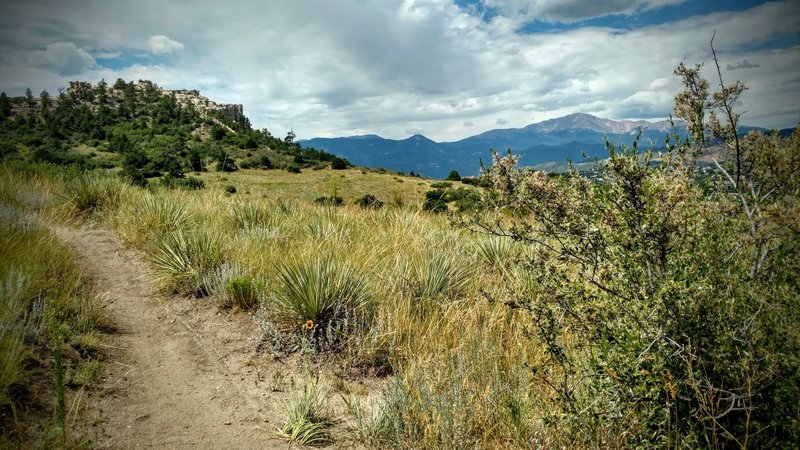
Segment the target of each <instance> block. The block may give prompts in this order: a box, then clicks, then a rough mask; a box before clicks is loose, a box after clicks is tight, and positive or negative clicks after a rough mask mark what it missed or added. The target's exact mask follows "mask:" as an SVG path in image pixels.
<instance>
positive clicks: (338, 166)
mask: <svg viewBox="0 0 800 450" xmlns="http://www.w3.org/2000/svg"><path fill="white" fill-rule="evenodd" d="M331 169H333V170H345V169H347V161H345V160H344V159H342V158H334V159H333V161H331Z"/></svg>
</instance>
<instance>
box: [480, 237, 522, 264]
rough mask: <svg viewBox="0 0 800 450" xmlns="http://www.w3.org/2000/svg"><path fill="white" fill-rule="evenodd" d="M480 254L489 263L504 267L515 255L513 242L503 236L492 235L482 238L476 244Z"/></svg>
mask: <svg viewBox="0 0 800 450" xmlns="http://www.w3.org/2000/svg"><path fill="white" fill-rule="evenodd" d="M476 247H477V248H478V255H479V256H480V257H481V259H483V261H484V262H486V264H487V265H489V266H491V267H493V268H495V269H502V268H504V267H506V266H507V265H508V263H509V261H510V260H511V259H512V258H513V256H514V247H513V242H512V241H511V239H510V238H507V237H503V236H491V237H488V238H484V239H481V240H480V241H478V243H477V244H476Z"/></svg>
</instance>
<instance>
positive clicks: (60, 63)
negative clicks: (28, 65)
mask: <svg viewBox="0 0 800 450" xmlns="http://www.w3.org/2000/svg"><path fill="white" fill-rule="evenodd" d="M27 56H28V58H29V60H30V61H31V62H32V63H33V64H34V65H36V66H39V67H41V68H44V69H49V70H52V71H53V72H55V73H57V74H59V75H65V76H66V75H76V74H79V73H81V72H83V71H85V70H87V69H89V68H91V67H92V66H94V64H95V60H94V58H93V57H92V55H90V54H89V53H87V52H86V51H85V50H83V49H81V48H78V46H77V45H75V44H74V43H72V42H55V43H52V44H47V45H46V46H45V49H44V50H43V51H35V52H32V53H30V54H29V55H27Z"/></svg>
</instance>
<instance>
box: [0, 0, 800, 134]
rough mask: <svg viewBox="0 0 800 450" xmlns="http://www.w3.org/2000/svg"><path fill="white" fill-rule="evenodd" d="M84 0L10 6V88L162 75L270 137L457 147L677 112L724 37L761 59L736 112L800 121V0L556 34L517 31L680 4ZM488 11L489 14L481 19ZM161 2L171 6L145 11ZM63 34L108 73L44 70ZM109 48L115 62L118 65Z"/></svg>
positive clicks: (732, 50)
mask: <svg viewBox="0 0 800 450" xmlns="http://www.w3.org/2000/svg"><path fill="white" fill-rule="evenodd" d="M85 1H87V2H88V3H89V4H91V7H90V8H89V7H87V8H82V9H80V10H78V9H76V8H69V7H66V6H64V7H60V6H52V5H51V7H50V8H49V9H48V8H43V7H42V6H41V5H39V4H37V3H36V2H30V1H28V0H25V1H23V0H8V2H9V3H10V4H12V6H10V7H8V8H7V10H8V11H9V12H10V13H9V14H8V15H0V90H5V91H6V92H8V93H11V92H12V90H13V92H24V87H26V86H29V87H31V88H32V89H33V90H34V91H35V92H38V91H39V90H41V89H42V88H46V89H48V90H50V91H51V92H53V91H54V90H55V89H57V88H58V87H59V86H65V85H66V84H67V82H68V81H69V80H70V79H82V80H87V81H92V82H97V81H98V80H99V79H100V78H105V79H106V80H114V79H116V78H118V77H121V78H123V79H126V80H131V79H134V80H136V79H139V78H150V79H152V80H153V81H154V82H156V83H158V84H159V85H160V86H163V87H166V88H172V89H179V88H186V89H200V91H201V93H202V94H203V95H205V96H207V97H209V98H211V99H213V100H215V101H218V102H225V103H242V104H243V105H244V109H245V114H246V115H247V116H248V117H249V118H250V120H251V122H252V124H253V126H255V127H257V128H268V129H269V130H270V131H271V132H272V133H273V134H275V135H284V134H285V133H286V132H287V131H289V130H290V129H294V131H295V132H296V133H297V134H298V136H300V137H313V136H322V135H325V136H341V135H353V134H368V133H375V134H381V135H383V136H386V137H389V138H394V139H402V138H405V137H407V136H408V135H409V134H414V133H417V132H421V131H422V130H426V131H427V132H428V133H430V134H428V133H425V134H426V135H427V136H429V137H431V138H435V139H438V140H457V139H461V138H463V137H465V133H466V131H465V129H466V128H467V127H465V126H464V125H465V123H466V122H471V123H472V124H473V126H472V127H470V129H469V132H470V133H471V132H473V131H475V132H477V131H483V130H487V129H490V128H493V127H498V126H513V127H522V126H525V125H527V124H528V123H530V122H531V121H532V120H533V118H535V119H536V120H537V121H538V120H545V119H549V118H553V117H558V116H560V115H565V114H570V113H574V112H592V113H596V114H598V115H602V116H606V117H612V118H625V117H631V116H632V117H644V116H646V117H658V116H659V115H660V116H661V117H666V116H668V115H669V113H670V111H671V109H672V98H673V96H674V95H675V93H676V92H677V91H678V90H679V88H680V86H679V81H678V80H677V78H676V77H675V76H673V75H672V72H673V69H674V67H675V66H676V65H677V64H678V63H679V62H681V61H685V62H686V63H688V64H693V63H698V62H703V61H709V60H710V56H711V55H710V51H709V48H708V40H709V38H710V36H711V34H712V33H713V30H714V29H716V30H717V35H716V40H715V43H716V45H718V49H717V50H718V53H719V55H720V58H721V61H722V62H723V63H724V64H727V63H728V62H731V61H732V62H733V66H734V67H735V66H737V65H738V64H740V63H738V62H740V61H758V67H751V68H749V69H748V70H747V71H743V73H746V74H747V78H744V79H742V81H743V82H745V83H746V84H747V85H748V87H749V89H748V91H747V92H746V94H745V95H744V96H743V97H742V100H741V101H742V107H741V109H742V110H743V111H744V110H746V111H748V114H747V115H745V116H744V117H743V119H742V120H743V121H744V122H745V123H748V124H752V125H759V126H768V127H772V126H777V127H785V126H791V125H793V124H796V120H797V117H798V116H800V113H798V107H797V105H796V102H794V101H792V100H793V99H794V98H796V93H797V92H798V91H800V80H798V79H797V77H796V75H795V74H796V68H793V67H792V66H793V64H792V61H797V60H798V58H800V46H795V47H792V46H791V45H792V43H793V42H796V37H797V34H798V32H797V31H796V29H797V27H796V24H797V23H798V21H800V4H797V2H792V1H788V0H787V1H775V2H769V3H765V4H763V5H760V6H757V7H755V8H751V9H749V10H745V11H738V12H736V11H732V12H718V13H714V14H706V15H697V16H693V17H686V18H684V19H681V20H673V21H670V22H667V23H664V24H662V25H655V26H646V27H645V26H641V27H638V28H636V27H634V28H630V29H627V28H626V29H614V28H611V27H597V26H595V27H580V26H576V27H571V29H568V30H557V31H551V32H547V33H518V32H517V31H516V30H517V29H518V25H519V24H520V23H523V22H524V21H525V20H529V19H528V17H533V16H531V14H538V15H537V16H536V17H538V19H537V20H544V19H542V18H547V20H564V21H572V20H579V19H580V17H588V16H598V17H599V15H603V14H636V12H637V11H643V10H646V9H655V8H658V7H660V6H663V5H666V4H672V3H676V2H677V1H678V0H663V1H655V0H650V1H633V0H611V1H609V2H596V1H592V2H589V1H588V0H583V1H579V0H566V4H568V5H571V7H572V8H574V10H573V11H572V12H570V11H567V10H560V9H559V8H560V7H559V4H560V3H557V2H554V1H522V0H519V1H517V0H507V1H504V2H500V1H499V0H485V1H484V3H483V4H482V5H481V8H460V7H459V6H457V5H456V4H455V3H453V2H452V1H451V0H383V1H363V0H340V1H337V2H336V3H335V4H333V2H312V1H311V0H295V1H293V2H258V3H255V4H253V3H247V2H241V1H237V0H232V2H231V4H230V7H227V8H224V9H219V8H218V7H217V4H216V3H215V2H212V1H210V0H198V1H197V2H196V3H194V4H193V5H192V6H191V7H189V6H187V5H186V4H185V2H180V1H175V0H159V1H155V0H142V3H141V4H140V3H135V4H134V3H131V2H105V1H99V0H85ZM501 3H502V4H501ZM54 5H55V4H54ZM492 5H495V6H492ZM490 6H492V7H495V9H496V11H495V12H494V13H493V14H495V16H494V17H493V18H492V19H489V20H485V17H484V15H483V11H485V10H486V8H488V7H490ZM155 8H158V9H159V11H160V12H161V13H160V14H158V15H153V14H151V13H150V11H152V10H154V9H155ZM210 14H213V17H214V20H208V17H209V15H210ZM687 16H688V15H687ZM119 17H125V20H124V21H120V20H118V18H119ZM174 17H181V20H180V21H175V20H174ZM198 24H203V26H202V29H201V28H199V27H198ZM164 30H169V37H167V36H165V35H164ZM365 36H368V38H365ZM148 37H149V39H148ZM52 42H62V43H72V45H73V46H74V48H73V51H82V50H81V49H84V50H85V51H86V52H88V54H91V55H95V57H96V58H100V60H99V63H100V64H107V65H108V67H101V66H99V65H98V64H97V63H96V62H94V61H91V60H89V59H87V58H86V57H85V56H81V57H78V58H73V59H70V60H69V62H71V61H73V60H76V61H79V63H78V64H76V65H75V66H74V67H69V68H68V67H65V66H64V64H61V65H59V64H55V63H49V64H44V63H43V62H42V60H43V58H42V56H43V55H40V53H42V54H43V53H45V51H44V50H42V49H45V48H46V44H47V43H52ZM75 49H77V50H75ZM159 52H160V53H159ZM88 54H87V55H88ZM32 55H39V57H38V59H35V58H33V56H32ZM101 55H102V56H103V57H101ZM113 55H119V56H118V57H116V58H114V61H113V63H112V62H108V61H107V60H106V58H105V56H113ZM164 55H166V56H168V57H166V58H165V57H163V56H164ZM63 62H64V60H62V63H63ZM750 64H751V65H753V66H756V64H752V63H750ZM794 65H796V64H794ZM723 67H725V66H723ZM742 68H744V67H742ZM711 69H712V67H710V65H709V64H707V65H706V66H705V68H704V71H705V72H704V73H705V75H706V76H707V77H708V78H710V79H713V77H714V76H715V75H716V74H715V71H713V70H711ZM787 93H794V95H787ZM774 111H782V112H781V113H779V114H778V113H773V112H774ZM754 119H756V120H754ZM501 121H502V122H501Z"/></svg>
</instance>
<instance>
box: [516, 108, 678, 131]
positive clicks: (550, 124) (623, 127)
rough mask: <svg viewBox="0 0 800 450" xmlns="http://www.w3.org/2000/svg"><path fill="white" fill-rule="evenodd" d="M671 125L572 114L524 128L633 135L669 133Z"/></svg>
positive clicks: (661, 122)
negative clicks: (642, 131)
mask: <svg viewBox="0 0 800 450" xmlns="http://www.w3.org/2000/svg"><path fill="white" fill-rule="evenodd" d="M671 127H672V125H671V124H670V123H669V121H668V120H661V121H658V122H650V121H647V120H611V119H603V118H601V117H597V116H593V115H591V114H587V113H580V112H579V113H573V114H569V115H566V116H564V117H559V118H556V119H549V120H544V121H542V122H538V123H535V124H531V125H528V126H527V127H525V128H530V129H532V130H536V131H538V132H540V133H552V132H558V131H575V130H590V131H595V132H598V133H609V134H633V133H636V132H637V131H638V129H639V128H642V129H645V130H654V131H662V132H666V131H669V130H670V128H671Z"/></svg>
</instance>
